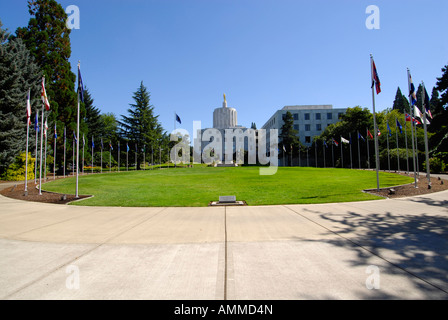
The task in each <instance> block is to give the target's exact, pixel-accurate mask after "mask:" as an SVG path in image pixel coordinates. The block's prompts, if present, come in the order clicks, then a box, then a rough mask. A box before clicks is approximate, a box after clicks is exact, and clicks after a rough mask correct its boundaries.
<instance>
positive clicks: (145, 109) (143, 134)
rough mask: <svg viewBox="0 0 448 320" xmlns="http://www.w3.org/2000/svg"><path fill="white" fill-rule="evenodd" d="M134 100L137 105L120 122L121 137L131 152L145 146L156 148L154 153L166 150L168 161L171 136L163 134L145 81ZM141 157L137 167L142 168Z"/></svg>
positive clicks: (164, 157)
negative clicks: (135, 146) (135, 148)
mask: <svg viewBox="0 0 448 320" xmlns="http://www.w3.org/2000/svg"><path fill="white" fill-rule="evenodd" d="M133 99H134V101H135V103H133V104H130V108H129V109H128V110H127V111H128V116H124V115H122V116H121V121H119V122H118V123H119V127H120V129H119V130H120V135H121V138H122V139H125V140H126V141H128V142H129V148H130V150H133V149H134V145H135V144H137V149H138V150H141V148H143V146H144V145H145V146H146V147H147V148H150V147H154V153H155V154H156V151H158V150H159V148H160V147H162V148H163V149H164V151H163V154H162V155H163V159H167V157H168V155H167V154H168V153H167V150H168V148H169V146H170V141H169V138H170V137H169V136H168V135H167V134H166V133H164V132H163V128H162V126H161V124H160V123H159V120H158V117H159V116H156V115H154V106H152V105H150V94H149V92H148V91H147V89H146V87H145V86H144V85H143V81H142V82H141V83H140V87H139V88H138V90H137V91H136V92H135V93H134V96H133ZM140 161H141V157H140V156H139V157H138V158H137V167H138V168H140Z"/></svg>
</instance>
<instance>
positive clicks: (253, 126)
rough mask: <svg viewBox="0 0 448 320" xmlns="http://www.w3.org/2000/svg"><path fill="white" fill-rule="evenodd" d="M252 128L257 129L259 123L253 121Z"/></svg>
mask: <svg viewBox="0 0 448 320" xmlns="http://www.w3.org/2000/svg"><path fill="white" fill-rule="evenodd" d="M250 128H251V129H254V130H257V125H256V124H255V122H252V124H251V125H250Z"/></svg>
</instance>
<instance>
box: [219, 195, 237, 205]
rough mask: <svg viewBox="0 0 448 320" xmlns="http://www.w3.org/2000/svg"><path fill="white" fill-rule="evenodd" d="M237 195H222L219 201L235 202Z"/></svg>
mask: <svg viewBox="0 0 448 320" xmlns="http://www.w3.org/2000/svg"><path fill="white" fill-rule="evenodd" d="M235 202H236V196H220V197H219V203H235Z"/></svg>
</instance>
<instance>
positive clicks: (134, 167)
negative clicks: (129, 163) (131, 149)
mask: <svg viewBox="0 0 448 320" xmlns="http://www.w3.org/2000/svg"><path fill="white" fill-rule="evenodd" d="M134 168H135V171H137V144H135V167H134Z"/></svg>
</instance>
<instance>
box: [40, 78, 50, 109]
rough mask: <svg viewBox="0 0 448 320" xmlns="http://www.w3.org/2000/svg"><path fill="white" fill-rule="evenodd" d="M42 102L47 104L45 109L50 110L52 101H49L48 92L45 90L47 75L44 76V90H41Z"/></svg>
mask: <svg viewBox="0 0 448 320" xmlns="http://www.w3.org/2000/svg"><path fill="white" fill-rule="evenodd" d="M41 97H42V102H43V103H44V105H45V109H46V110H47V111H50V102H48V97H47V92H46V91H45V77H43V78H42V92H41Z"/></svg>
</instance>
